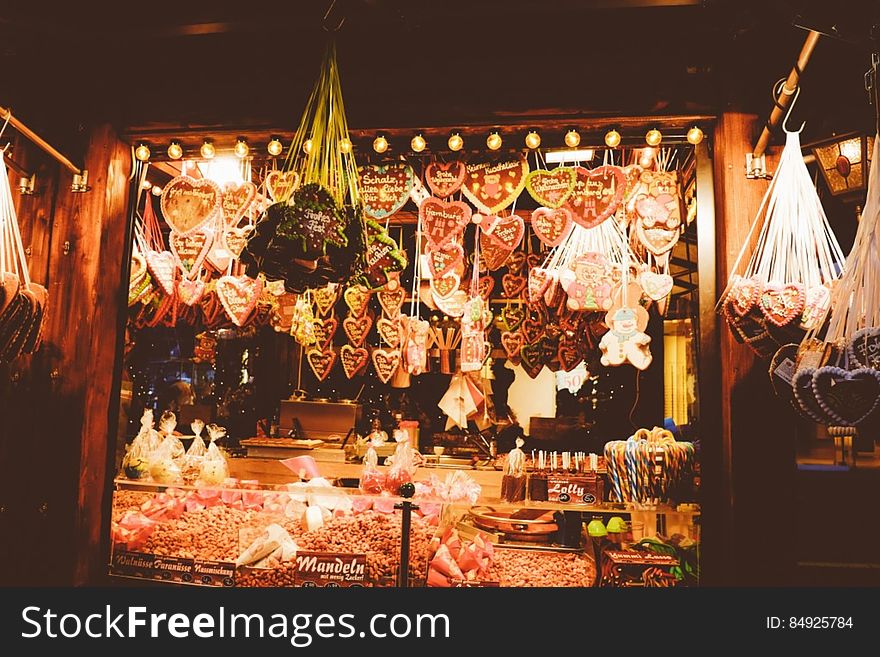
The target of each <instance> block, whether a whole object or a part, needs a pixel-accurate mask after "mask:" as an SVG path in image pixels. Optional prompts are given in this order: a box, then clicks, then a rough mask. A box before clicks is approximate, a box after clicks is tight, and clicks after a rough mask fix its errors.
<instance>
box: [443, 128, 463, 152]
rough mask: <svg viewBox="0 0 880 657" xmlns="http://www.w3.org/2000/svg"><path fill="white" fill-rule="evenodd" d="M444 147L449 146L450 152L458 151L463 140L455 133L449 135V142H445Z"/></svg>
mask: <svg viewBox="0 0 880 657" xmlns="http://www.w3.org/2000/svg"><path fill="white" fill-rule="evenodd" d="M446 145H447V146H449V150H451V151H460V150H461V148H462V146H464V139H462V138H461V135H460V134H458V133H457V132H453V133H452V134H451V135H449V141H447V142H446Z"/></svg>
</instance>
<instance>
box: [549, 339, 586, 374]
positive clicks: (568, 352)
mask: <svg viewBox="0 0 880 657" xmlns="http://www.w3.org/2000/svg"><path fill="white" fill-rule="evenodd" d="M556 356H557V358H558V359H559V365H560V367H561V368H562V369H563V370H565V371H566V372H571V371H572V370H573V369H574V368H575V367H577V366H578V365H580V363H581V362H582V361H583V360H584V359H583V356H582V355H581V350H580V349H579V348H578V346H577V344H572V343H570V342H568V341H567V340H560V341H559V348H558V349H557V352H556Z"/></svg>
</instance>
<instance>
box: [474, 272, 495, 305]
mask: <svg viewBox="0 0 880 657" xmlns="http://www.w3.org/2000/svg"><path fill="white" fill-rule="evenodd" d="M494 289H495V279H494V278H492V277H491V276H480V278H479V280H478V281H477V294H479V295H480V296H481V297H482V298H483V300H484V301H488V300H489V299H490V298H491V297H492V290H494Z"/></svg>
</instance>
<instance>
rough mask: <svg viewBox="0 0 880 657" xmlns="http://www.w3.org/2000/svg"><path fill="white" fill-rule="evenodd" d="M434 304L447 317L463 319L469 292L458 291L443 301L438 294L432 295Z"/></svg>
mask: <svg viewBox="0 0 880 657" xmlns="http://www.w3.org/2000/svg"><path fill="white" fill-rule="evenodd" d="M431 296H432V298H433V299H434V304H435V305H436V306H437V308H439V309H440V310H441V311H442V312H443V313H444V314H445V315H448V316H449V317H461V316H462V315H464V305H465V303H467V299H468V296H467V292H465V291H464V290H456V291H455V292H453V293H452V294H450V295H449V296H448V297H446V298H445V299H441V298H440V297H438V296H437V295H436V294H433V293H432V294H431Z"/></svg>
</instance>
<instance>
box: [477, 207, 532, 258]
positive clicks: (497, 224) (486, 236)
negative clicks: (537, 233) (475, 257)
mask: <svg viewBox="0 0 880 657" xmlns="http://www.w3.org/2000/svg"><path fill="white" fill-rule="evenodd" d="M524 234H525V224H524V223H523V220H522V217H518V216H517V215H511V216H510V217H506V218H503V219H502V218H500V217H486V218H485V219H483V222H482V223H481V224H480V251H481V254H482V256H483V261H484V262H485V263H486V266H487V267H488V268H489V269H490V270H493V271H494V270H496V269H498V268H499V267H501V266H502V265H504V263H505V262H506V261H507V259H508V258H509V257H510V254H511V253H513V251H514V249H516V247H517V246H519V244H520V242H522V238H523V235H524Z"/></svg>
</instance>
